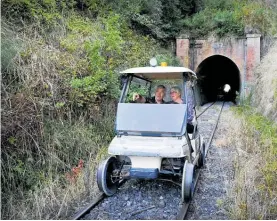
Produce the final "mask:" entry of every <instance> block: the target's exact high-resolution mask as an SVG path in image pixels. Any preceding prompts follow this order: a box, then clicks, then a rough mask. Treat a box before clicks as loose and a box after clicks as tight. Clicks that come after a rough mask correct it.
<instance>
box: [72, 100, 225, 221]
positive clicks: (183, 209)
mask: <svg viewBox="0 0 277 221" xmlns="http://www.w3.org/2000/svg"><path fill="white" fill-rule="evenodd" d="M215 103H216V102H213V103H212V104H210V105H209V106H208V107H206V108H205V109H204V110H203V111H202V112H201V113H200V114H198V115H197V116H196V118H197V119H198V118H199V117H201V115H202V114H203V113H205V112H206V111H207V110H208V109H210V108H211V107H212V106H213V105H214V104H215ZM223 106H224V102H221V106H220V110H219V114H218V116H217V119H216V123H215V125H214V127H213V130H212V133H211V135H210V137H209V140H208V143H207V145H206V150H205V156H207V153H208V151H209V148H210V146H211V142H212V140H213V137H214V134H215V131H216V128H217V125H218V122H219V119H220V115H221V113H222V109H223ZM200 172H201V170H199V169H198V170H196V175H195V181H194V191H195V190H196V186H197V182H198V178H199V175H200ZM124 183H125V181H123V182H122V183H120V185H119V186H122V185H123V184H124ZM105 198H106V196H105V194H104V193H100V194H99V195H98V196H97V197H96V198H95V199H94V201H93V202H92V203H90V204H89V205H88V206H87V207H86V208H84V209H82V210H81V211H79V212H78V213H77V214H75V215H74V216H73V217H72V219H73V220H79V219H82V218H84V217H85V215H86V214H88V213H90V212H91V211H92V210H93V209H94V208H95V207H96V206H97V205H98V204H99V203H101V201H103V200H104V199H105ZM192 198H193V196H192ZM190 203H191V201H189V202H187V203H184V204H183V205H182V206H181V208H180V210H179V212H178V214H177V216H176V219H178V220H184V219H185V218H186V215H187V212H188V208H189V205H190ZM147 209H152V207H147V208H145V209H142V210H137V211H134V212H133V213H132V214H136V213H141V212H143V211H144V210H147Z"/></svg>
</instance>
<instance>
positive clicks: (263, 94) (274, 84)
mask: <svg viewBox="0 0 277 221" xmlns="http://www.w3.org/2000/svg"><path fill="white" fill-rule="evenodd" d="M276 58H277V42H275V43H274V44H273V45H272V47H271V48H270V50H269V51H268V53H267V55H266V56H265V58H264V59H263V60H262V61H261V64H260V65H259V66H258V67H257V68H256V69H255V79H256V80H255V84H254V88H253V92H252V93H253V97H252V101H253V106H254V107H256V108H257V109H258V111H259V112H260V113H262V114H263V115H264V116H266V117H268V118H270V119H271V120H273V121H275V123H277V63H276Z"/></svg>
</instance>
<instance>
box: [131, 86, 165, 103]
mask: <svg viewBox="0 0 277 221" xmlns="http://www.w3.org/2000/svg"><path fill="white" fill-rule="evenodd" d="M165 92H166V88H165V86H163V85H158V86H157V87H156V92H155V96H154V97H151V98H144V97H143V96H141V95H139V94H137V93H135V94H134V95H133V101H135V102H136V103H152V104H163V103H165V102H164V100H163V99H164V96H165Z"/></svg>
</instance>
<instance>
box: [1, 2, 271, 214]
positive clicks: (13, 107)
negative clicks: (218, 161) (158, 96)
mask: <svg viewBox="0 0 277 221" xmlns="http://www.w3.org/2000/svg"><path fill="white" fill-rule="evenodd" d="M214 2H215V1H211V0H209V1H205V2H204V1H202V0H195V1H193V0H185V1H181V0H174V1H165V0H148V1H146V0H132V1H126V0H119V1H110V0H93V1H92V0H60V1H56V0H39V1H36V0H21V1H14V0H5V1H2V2H1V3H2V4H1V9H2V19H1V26H2V29H1V52H2V53H1V64H2V65H1V73H2V82H1V97H2V99H1V106H2V112H1V114H2V116H1V117H2V123H1V129H2V130H1V147H2V151H1V187H2V189H1V195H2V213H1V218H2V219H59V218H65V217H68V216H70V215H72V214H73V212H74V211H76V210H78V208H79V207H80V206H81V203H82V199H83V198H84V196H85V197H87V198H90V197H93V196H94V195H95V193H96V192H97V188H96V187H95V174H94V169H95V167H96V165H97V163H98V162H99V160H100V159H102V158H103V157H104V156H105V154H106V149H107V145H108V143H109V142H110V141H111V139H112V137H113V136H114V130H113V127H114V115H115V111H116V102H117V99H118V96H119V86H120V81H119V78H118V74H117V72H118V71H119V70H122V69H125V68H129V67H134V66H145V65H148V61H149V59H150V58H151V57H153V56H156V57H157V59H158V61H159V62H160V61H167V63H168V64H169V65H179V61H178V59H176V57H175V56H174V55H172V54H173V53H172V50H174V47H172V46H174V45H173V44H172V42H174V41H175V37H176V36H177V35H178V34H180V33H181V31H182V30H185V32H188V33H190V34H191V35H192V36H197V37H199V36H204V35H207V34H210V33H211V32H214V33H216V34H218V35H219V36H224V35H228V34H230V33H231V34H240V33H242V32H243V29H244V27H246V25H249V26H251V28H255V29H258V30H259V31H260V32H262V33H263V34H274V33H276V29H275V28H276V23H275V22H271V21H270V20H269V18H274V16H275V15H274V14H272V11H271V9H270V8H271V7H273V6H272V5H273V4H270V5H269V6H268V7H267V5H262V4H261V3H260V1H254V2H253V3H252V1H251V3H250V1H246V0H244V1H235V0H234V1H227V0H225V1H223V0H221V1H216V2H217V3H214ZM265 9H268V10H267V11H266V10H265ZM269 21H270V22H269ZM273 21H274V20H273ZM172 48H173V49H172Z"/></svg>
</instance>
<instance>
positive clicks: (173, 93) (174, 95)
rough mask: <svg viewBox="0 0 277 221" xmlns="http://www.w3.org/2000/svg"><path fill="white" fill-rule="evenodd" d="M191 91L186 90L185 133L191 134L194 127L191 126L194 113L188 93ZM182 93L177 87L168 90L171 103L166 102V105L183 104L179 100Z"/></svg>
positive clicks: (190, 96)
mask: <svg viewBox="0 0 277 221" xmlns="http://www.w3.org/2000/svg"><path fill="white" fill-rule="evenodd" d="M190 92H191V90H188V113H187V132H188V133H193V130H194V126H193V124H192V121H193V118H194V111H193V105H194V102H193V99H192V94H191V93H190ZM181 94H182V91H181V89H180V88H179V87H177V86H174V87H172V88H171V89H170V97H171V99H172V101H169V102H167V104H183V103H184V101H183V99H182V98H181Z"/></svg>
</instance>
